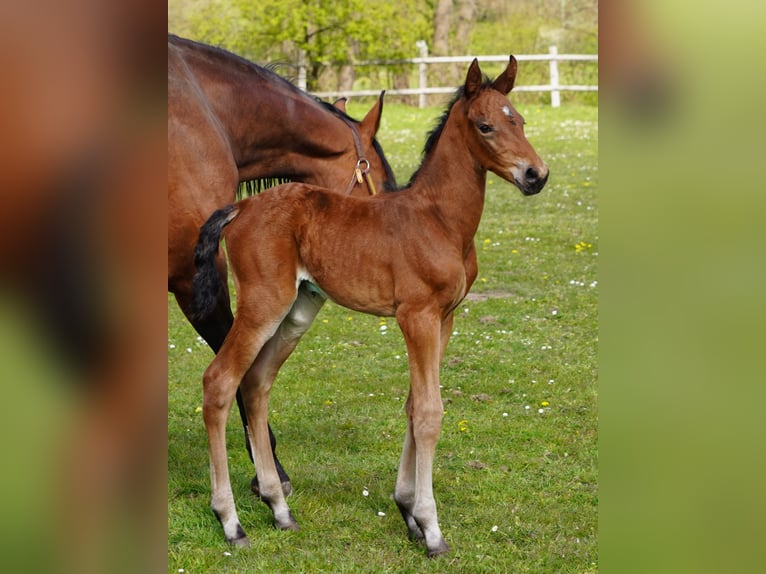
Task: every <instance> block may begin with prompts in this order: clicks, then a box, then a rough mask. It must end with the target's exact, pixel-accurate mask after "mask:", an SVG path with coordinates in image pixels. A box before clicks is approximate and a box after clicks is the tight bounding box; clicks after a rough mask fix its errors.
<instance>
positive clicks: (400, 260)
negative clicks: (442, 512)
mask: <svg viewBox="0 0 766 574" xmlns="http://www.w3.org/2000/svg"><path fill="white" fill-rule="evenodd" d="M516 68H517V66H516V59H515V58H514V57H513V56H511V58H510V61H509V63H508V67H507V68H506V70H505V71H504V72H503V73H502V74H501V75H500V76H499V77H498V78H497V79H496V80H495V81H494V82H492V83H490V82H489V81H488V80H485V79H484V77H483V75H482V73H481V70H480V69H479V64H478V62H477V61H476V60H474V61H473V63H472V64H471V66H470V68H469V70H468V74H467V76H466V80H465V84H464V86H463V87H462V88H461V89H460V90H458V94H457V97H456V99H455V100H454V102H453V103H452V104H451V105H450V107H449V108H448V110H447V111H446V112H445V114H444V117H443V119H442V122H441V124H440V125H439V127H437V128H436V130H434V132H433V133H432V134H431V136H430V137H429V139H428V142H427V143H426V148H425V157H424V159H423V163H422V164H421V166H420V168H419V169H418V171H417V172H416V173H415V175H414V176H413V178H412V180H411V182H410V184H409V185H408V186H407V187H405V188H403V189H401V190H399V191H397V192H394V193H383V194H379V195H377V196H375V197H373V198H370V199H364V198H363V199H359V198H354V197H348V196H344V195H341V194H337V193H333V192H330V191H329V190H326V189H323V188H319V187H316V186H311V185H306V184H298V183H292V184H286V185H284V186H280V188H279V189H275V190H273V191H268V192H265V193H262V194H261V195H259V196H257V197H252V198H250V199H246V200H244V201H241V202H239V203H237V204H234V205H230V206H228V207H226V208H223V209H221V210H218V211H217V212H216V213H214V214H213V215H212V216H211V218H210V219H209V220H208V221H207V223H205V225H204V226H203V227H202V230H201V233H200V238H199V242H198V244H197V251H196V262H197V267H198V271H197V275H196V278H195V288H196V296H197V307H198V309H199V310H200V312H204V310H205V308H206V305H207V302H209V301H211V302H214V301H215V300H216V297H217V295H218V292H219V290H220V289H222V288H223V286H222V285H221V284H220V281H219V279H218V277H219V275H218V274H217V273H216V271H215V265H214V259H215V256H216V254H217V253H218V250H219V245H218V244H219V241H220V237H221V235H222V233H223V229H224V227H226V226H227V225H228V226H229V227H228V228H227V229H226V232H225V234H224V235H225V238H226V242H227V249H228V253H229V260H230V264H231V270H232V274H233V276H234V282H235V286H236V289H237V293H238V299H237V313H236V317H235V319H234V324H233V326H232V328H231V331H230V332H229V334H228V336H227V338H226V340H225V342H224V344H223V346H222V347H221V349H220V351H219V352H218V354H217V355H216V357H215V359H214V360H213V362H212V363H211V364H210V366H209V367H208V369H207V370H206V371H205V375H204V400H203V417H204V420H205V426H206V428H207V432H208V439H209V447H210V465H211V480H212V507H213V511H214V512H215V514H216V516H218V518H219V520H220V521H221V524H222V525H223V529H224V533H225V535H226V539H227V540H228V541H229V542H231V543H233V544H236V545H247V544H248V539H247V536H246V535H245V533H244V531H243V530H242V527H241V526H240V524H239V519H238V517H237V512H236V509H235V506H234V498H233V494H232V490H231V485H230V483H229V470H228V464H227V455H226V440H225V426H226V419H227V416H228V413H229V409H230V408H231V405H232V401H233V399H234V395H235V393H236V390H237V387H238V386H239V385H240V381H243V386H242V393H243V395H244V400H245V404H246V407H247V416H248V422H249V425H248V428H249V431H250V441H251V443H252V445H253V447H254V448H253V450H254V452H255V467H256V472H257V475H258V481H259V483H260V488H261V498H262V499H263V501H264V502H265V503H266V504H267V505H268V506H269V507H270V508H271V510H272V512H273V513H274V520H275V524H276V526H277V527H278V528H281V529H291V530H295V529H297V527H298V525H297V523H296V521H295V519H294V518H293V516H292V514H291V512H290V509H289V508H288V506H287V503H286V501H285V497H284V495H283V493H282V488H281V486H280V480H279V477H278V475H277V471H276V468H275V466H274V459H273V457H272V456H271V449H270V445H269V432H268V427H267V415H268V397H269V391H270V389H271V385H272V382H273V381H274V378H275V377H276V374H277V371H278V370H279V367H280V366H281V364H282V362H283V360H284V357H281V356H276V355H278V354H275V353H274V351H273V350H274V349H275V348H277V347H278V341H276V339H278V338H279V337H280V336H284V333H285V332H288V333H289V331H290V325H292V324H296V325H298V324H301V323H302V322H304V321H305V319H306V317H308V318H310V319H313V317H314V315H315V313H316V309H317V308H318V306H320V305H321V303H322V302H323V301H324V300H325V297H329V298H330V299H332V300H333V301H335V302H336V303H338V304H340V305H343V306H345V307H348V308H350V309H354V310H356V311H362V312H365V313H370V314H374V315H379V316H395V317H396V319H397V321H398V323H399V326H400V328H401V330H402V333H403V334H404V339H405V342H406V345H407V351H408V355H409V366H410V393H409V397H408V398H407V403H406V407H405V408H406V413H407V430H406V434H405V437H404V448H403V450H402V456H401V460H400V463H399V471H398V475H397V479H396V487H395V492H394V498H395V500H396V504H397V505H398V507H399V510H400V512H401V514H402V516H403V517H404V521H405V523H406V525H407V528H408V529H409V534H410V537H411V538H414V539H418V540H424V541H425V545H426V547H427V549H428V555H429V556H435V555H437V554H441V553H443V552H446V551H447V550H448V549H449V547H448V546H447V543H446V542H445V541H444V538H443V537H442V534H441V530H440V529H439V524H438V521H437V516H436V503H435V501H434V497H433V492H432V485H431V484H432V482H431V476H432V466H433V457H434V451H435V448H436V442H437V439H438V437H439V433H440V430H441V419H442V413H443V410H442V401H441V397H440V394H439V364H440V362H441V358H442V355H443V354H444V349H445V347H446V346H447V341H448V340H449V336H450V333H451V331H452V321H453V311H454V309H455V308H456V307H457V305H458V304H459V303H460V302H461V301H462V299H463V297H464V296H465V294H466V292H467V291H468V289H469V287H470V283H471V282H472V281H473V279H474V278H475V265H476V262H475V259H474V254H475V250H474V249H473V241H474V235H475V233H476V230H477V228H478V225H479V220H480V218H481V213H482V209H483V206H484V188H485V183H486V174H487V170H491V171H493V172H494V173H496V174H497V175H499V176H500V177H502V178H504V179H506V180H508V181H510V182H511V183H513V184H514V185H516V186H517V187H518V188H519V189H520V190H521V191H522V193H524V194H525V195H533V194H535V193H538V192H539V191H540V190H541V189H542V188H543V186H544V185H545V182H546V180H547V178H548V167H547V166H546V164H545V163H544V162H543V161H542V160H541V159H540V157H539V156H538V155H537V153H536V152H535V150H534V149H533V148H532V146H531V145H530V144H529V142H528V141H527V139H526V138H525V137H524V132H523V124H524V120H523V118H522V117H521V116H520V115H519V113H518V112H517V111H516V110H515V109H514V108H513V106H512V105H511V103H510V102H509V101H508V98H507V97H506V95H507V94H508V93H509V92H510V91H511V88H512V87H513V83H514V80H515V77H516ZM309 285H310V287H309V292H310V293H311V296H309V297H305V296H304V297H300V298H298V290H299V288H301V289H303V290H305V289H307V286H309ZM314 286H316V287H314ZM280 327H281V331H279V333H280V334H278V335H277V336H276V337H275V334H276V333H277V332H278V330H279V329H280ZM272 337H273V338H272ZM245 374H248V376H247V377H245Z"/></svg>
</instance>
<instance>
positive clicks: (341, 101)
mask: <svg viewBox="0 0 766 574" xmlns="http://www.w3.org/2000/svg"><path fill="white" fill-rule="evenodd" d="M347 100H348V98H345V97H344V98H338V99H337V100H335V101H334V102H333V103H332V105H333V106H335V107H336V108H337V109H339V110H340V111H342V112H343V113H344V114H345V113H347V112H346V101H347Z"/></svg>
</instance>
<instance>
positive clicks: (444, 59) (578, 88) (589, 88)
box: [297, 42, 598, 108]
mask: <svg viewBox="0 0 766 574" xmlns="http://www.w3.org/2000/svg"><path fill="white" fill-rule="evenodd" d="M418 48H419V49H420V57H418V58H411V59H409V60H383V61H378V62H367V63H364V64H357V65H358V66H371V65H374V66H393V65H399V66H400V65H403V64H405V65H406V64H411V65H417V66H418V87H417V88H394V89H386V94H387V95H392V96H393V95H400V96H410V95H416V96H419V98H418V106H419V107H421V108H423V107H425V106H426V96H428V95H429V94H451V93H453V92H454V91H455V87H454V86H449V87H431V86H428V66H429V65H432V64H456V63H457V64H460V63H470V62H472V61H473V59H474V56H429V55H428V47H427V46H426V45H425V42H418ZM478 58H479V60H480V61H481V62H507V61H508V56H507V55H502V56H498V55H490V56H478ZM516 59H517V60H518V61H519V62H548V63H549V74H550V82H549V83H548V84H543V85H534V86H531V85H530V86H515V87H514V88H513V89H514V91H517V92H550V94H551V106H552V107H554V108H557V107H559V106H560V105H561V92H564V91H569V92H597V91H598V85H597V84H596V85H571V84H568V85H567V84H561V83H560V81H559V67H558V64H559V62H596V63H597V62H598V54H559V53H558V49H557V47H556V46H551V47H550V49H549V51H548V53H547V54H521V55H518V56H516ZM297 68H298V86H299V87H301V88H302V89H304V90H305V89H306V67H305V65H301V64H299V65H298V66H297ZM381 89H382V88H381ZM312 93H313V95H315V96H317V97H320V98H341V97H353V96H377V95H378V94H379V93H380V90H331V91H325V92H312Z"/></svg>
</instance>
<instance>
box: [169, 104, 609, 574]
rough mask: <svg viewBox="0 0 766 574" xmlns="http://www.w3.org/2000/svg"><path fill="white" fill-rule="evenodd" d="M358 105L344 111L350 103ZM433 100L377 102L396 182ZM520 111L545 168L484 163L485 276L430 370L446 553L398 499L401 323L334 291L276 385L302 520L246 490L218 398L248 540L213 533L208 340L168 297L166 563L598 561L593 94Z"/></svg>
mask: <svg viewBox="0 0 766 574" xmlns="http://www.w3.org/2000/svg"><path fill="white" fill-rule="evenodd" d="M368 107H369V106H367V105H364V106H360V105H358V104H357V105H349V112H350V113H351V115H353V116H355V117H362V116H363V115H364V113H365V112H366V110H367V109H368ZM441 111H442V109H441V108H429V109H425V110H419V109H415V108H409V107H405V106H399V105H387V106H386V107H385V109H384V112H383V122H382V126H381V129H380V132H379V140H380V142H381V144H382V146H383V148H384V149H385V150H386V154H387V157H388V158H389V161H390V163H391V165H392V167H393V169H394V171H395V173H396V175H397V179H398V180H399V182H400V183H404V182H406V181H407V180H408V179H409V176H410V174H411V173H412V172H413V171H414V169H415V168H416V167H417V165H418V164H419V161H420V153H421V149H422V146H423V143H424V142H425V138H426V133H427V132H428V131H429V130H430V129H431V127H432V126H433V124H434V121H435V119H436V118H437V117H438V116H439V115H440V114H441ZM519 111H520V112H521V113H522V114H523V115H524V116H525V117H526V120H527V126H526V133H527V136H528V138H529V140H530V141H531V142H532V144H533V145H534V146H535V148H536V149H537V151H538V152H539V153H540V155H541V156H542V157H543V158H544V159H545V160H546V161H547V162H548V164H549V166H550V169H551V177H550V180H549V183H548V185H547V187H546V188H545V189H544V190H543V192H542V193H541V194H539V195H537V196H534V197H529V198H525V197H523V196H522V195H521V193H520V192H519V191H518V190H516V189H515V188H513V187H512V186H511V185H510V184H507V183H505V182H503V181H501V180H500V179H499V178H498V177H497V176H495V175H494V174H490V175H489V178H488V185H487V202H486V208H485V213H484V218H483V220H482V223H481V227H480V229H479V232H478V234H477V237H476V243H477V246H478V254H479V270H480V271H479V278H478V279H477V281H476V283H475V285H474V287H473V289H472V291H471V294H469V297H468V298H467V299H466V300H465V301H464V302H463V303H462V304H461V306H460V307H459V308H458V310H457V312H456V320H455V326H454V331H455V333H454V335H453V337H452V339H451V341H450V346H449V348H448V349H447V354H446V357H445V360H444V364H443V366H442V374H441V379H442V380H441V382H442V385H443V389H442V397H443V399H444V408H445V411H446V413H445V416H444V420H443V428H442V434H441V439H440V442H439V445H438V447H437V452H436V459H435V468H434V492H435V496H436V499H437V505H438V510H439V520H440V524H441V527H442V530H443V533H444V536H445V538H446V539H447V542H448V543H449V544H450V546H451V547H452V552H451V553H449V554H448V555H446V556H444V557H440V558H439V559H436V560H428V559H427V558H426V553H425V549H424V547H422V546H419V545H416V544H414V543H411V542H409V541H408V539H407V534H406V527H405V525H404V523H403V521H402V520H401V517H400V515H399V512H398V510H397V509H396V505H395V503H394V501H393V499H392V492H393V486H394V481H395V478H396V469H397V465H398V462H399V454H400V452H401V445H402V439H403V436H404V428H405V419H404V413H403V406H404V401H405V399H406V396H407V388H408V376H407V358H406V354H405V348H404V342H403V340H402V337H401V335H400V333H399V330H398V327H397V326H396V322H395V320H393V319H382V318H378V317H372V316H367V315H362V314H359V313H354V312H350V311H348V310H346V309H343V308H341V307H338V306H336V305H334V304H332V303H328V304H326V305H325V307H324V308H323V310H322V311H321V313H320V315H319V317H318V318H317V320H316V322H315V323H314V325H313V326H312V328H311V330H310V331H309V332H308V333H307V334H306V335H305V336H304V339H303V341H302V342H301V344H300V345H299V347H298V349H297V350H296V352H295V353H294V354H293V356H292V358H291V359H290V361H288V363H287V364H286V365H285V367H284V368H283V369H282V372H281V373H280V377H279V378H278V380H277V382H276V384H275V386H274V390H273V391H272V394H271V403H270V407H271V408H270V411H271V414H270V422H271V423H272V427H273V429H274V431H275V433H276V435H277V439H278V441H279V450H278V452H279V454H280V459H281V461H282V462H283V464H284V466H285V468H286V469H287V471H288V473H289V474H290V476H291V478H292V481H293V488H294V494H293V496H291V497H290V499H289V503H290V505H291V508H292V510H293V513H294V515H295V517H296V519H297V520H298V522H299V524H300V526H301V530H300V531H299V532H279V531H276V530H275V529H274V528H273V527H272V518H271V513H270V511H269V510H268V508H267V507H266V506H265V505H264V504H262V503H261V502H259V501H258V500H256V499H255V498H254V497H253V495H252V494H251V493H250V490H249V483H250V479H251V477H252V475H253V469H252V466H251V464H250V461H249V459H248V456H247V453H246V451H245V450H244V448H243V435H242V431H241V427H240V423H239V417H238V415H236V413H232V416H231V417H230V425H229V429H230V431H229V443H228V444H229V464H230V470H231V474H232V487H233V489H234V495H235V498H236V502H237V507H238V511H239V517H240V520H241V521H242V526H243V527H244V529H245V531H246V532H247V533H248V535H249V537H250V540H251V543H252V546H251V547H250V548H248V549H235V548H231V547H229V546H227V545H226V543H225V542H224V539H223V533H222V530H221V528H220V525H219V524H218V522H217V520H216V519H215V517H214V516H213V514H212V512H211V511H210V509H209V496H210V486H209V472H208V457H207V439H206V434H205V429H204V425H203V423H202V413H201V405H202V397H201V395H202V390H201V376H202V372H203V370H204V369H205V367H206V366H207V364H208V363H209V361H210V360H211V358H212V353H211V351H210V350H209V349H208V348H207V347H206V345H205V344H204V343H202V342H201V340H200V339H198V338H197V336H196V333H195V332H194V331H193V330H192V329H191V327H190V326H189V324H188V323H187V322H186V321H185V320H184V319H183V317H182V316H181V314H180V312H179V311H178V309H177V307H176V305H175V302H174V301H173V300H172V298H170V297H169V299H168V305H169V324H168V363H169V381H168V387H169V391H168V392H169V396H168V410H169V412H168V433H169V452H168V474H169V479H168V480H169V483H168V531H169V547H168V571H169V572H180V571H181V570H182V569H183V572H184V573H186V574H192V573H197V572H213V573H221V572H270V573H274V572H300V573H304V572H333V573H340V572H353V573H354V574H359V573H362V572H370V573H372V572H413V573H415V572H417V573H418V574H421V573H428V572H487V573H493V574H494V573H498V572H513V573H523V572H539V573H552V572H571V573H592V572H596V571H597V570H598V557H597V500H598V487H597V480H598V472H597V362H596V357H597V346H598V329H597V299H598V282H597V267H598V243H599V242H598V239H599V238H598V228H597V214H598V208H597V188H598V163H597V150H598V109H597V108H593V107H575V106H569V107H564V108H559V109H552V108H549V107H542V106H528V107H522V106H520V107H519ZM235 410H236V409H235Z"/></svg>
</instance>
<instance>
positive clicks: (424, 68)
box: [415, 40, 428, 109]
mask: <svg viewBox="0 0 766 574" xmlns="http://www.w3.org/2000/svg"><path fill="white" fill-rule="evenodd" d="M415 45H416V46H417V47H418V49H419V50H420V57H421V58H427V57H428V44H426V41H425V40H418V41H417V42H416V43H415ZM418 71H419V75H418V88H419V89H420V90H421V92H420V93H419V94H418V107H419V108H421V109H423V108H425V107H426V98H428V96H427V95H426V94H425V93H423V90H425V89H426V85H427V84H428V73H427V72H428V64H426V63H425V62H420V64H419V65H418Z"/></svg>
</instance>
